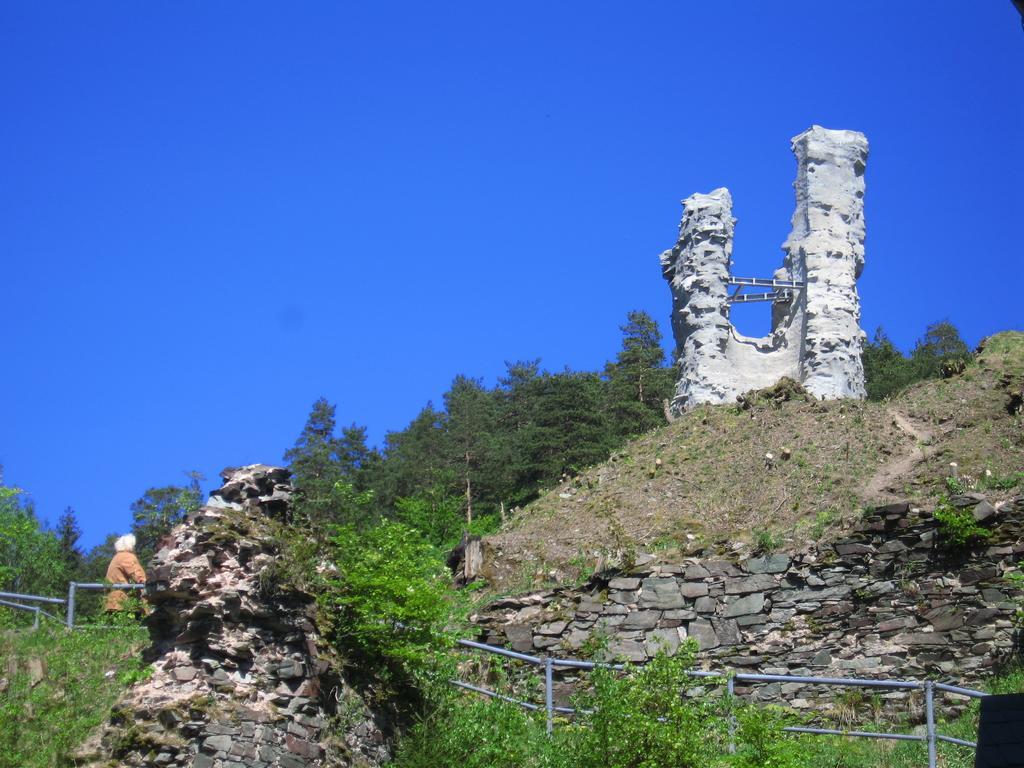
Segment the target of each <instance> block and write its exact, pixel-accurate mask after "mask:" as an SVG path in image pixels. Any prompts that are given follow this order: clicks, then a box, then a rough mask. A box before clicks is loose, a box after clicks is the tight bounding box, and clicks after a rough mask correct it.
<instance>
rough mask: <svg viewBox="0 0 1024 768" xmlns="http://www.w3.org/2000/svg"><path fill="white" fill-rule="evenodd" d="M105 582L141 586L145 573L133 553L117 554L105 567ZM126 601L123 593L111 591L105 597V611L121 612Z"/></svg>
mask: <svg viewBox="0 0 1024 768" xmlns="http://www.w3.org/2000/svg"><path fill="white" fill-rule="evenodd" d="M107 581H109V582H110V583H111V584H142V583H144V582H145V581H146V572H145V571H144V570H142V563H140V562H139V558H137V557H136V556H135V553H134V552H118V553H117V554H115V555H114V559H113V560H111V561H110V565H108V566H107ZM127 599H128V595H127V594H125V593H124V591H122V590H120V589H113V590H111V591H110V593H109V594H108V595H107V610H108V611H119V610H121V608H122V607H123V606H124V602H125V600H127Z"/></svg>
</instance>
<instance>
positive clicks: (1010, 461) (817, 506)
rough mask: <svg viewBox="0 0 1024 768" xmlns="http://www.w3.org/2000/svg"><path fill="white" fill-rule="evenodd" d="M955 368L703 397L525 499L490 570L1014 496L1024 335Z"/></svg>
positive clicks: (842, 524) (829, 528)
mask: <svg viewBox="0 0 1024 768" xmlns="http://www.w3.org/2000/svg"><path fill="white" fill-rule="evenodd" d="M950 373H951V375H950V376H949V377H947V378H943V379H939V380H930V381H924V382H920V383H918V384H915V385H913V386H911V387H909V388H907V389H906V390H905V391H903V392H902V393H900V394H899V395H897V396H895V397H894V398H892V399H890V400H886V401H883V402H868V401H856V400H835V401H815V400H813V398H811V397H809V396H808V395H807V394H806V393H804V392H803V390H802V389H801V388H800V387H799V386H798V385H796V384H795V383H792V382H788V381H784V382H782V383H781V384H779V385H777V386H775V387H772V388H769V389H767V390H760V391H758V392H754V393H748V394H747V395H746V396H744V397H743V398H742V399H741V401H740V402H737V403H736V404H730V405H719V406H701V407H698V408H696V409H695V410H693V411H690V412H688V413H686V414H684V415H683V416H681V417H680V418H678V419H676V420H675V421H674V422H673V423H671V424H668V425H667V426H665V427H663V428H660V429H656V430H653V431H651V432H648V433H647V434H644V435H643V436H641V437H638V438H637V439H635V440H633V441H631V442H629V443H628V444H627V445H626V446H625V447H624V448H623V449H621V450H619V451H616V452H615V453H614V454H613V455H612V456H611V458H610V459H609V460H608V461H606V462H603V463H600V464H597V465H594V466H592V467H590V468H588V469H586V470H584V471H582V472H580V473H579V474H578V475H576V476H574V477H571V478H567V479H565V480H564V481H563V482H562V483H561V484H559V485H557V486H556V487H554V488H552V489H551V490H549V491H548V492H547V493H545V494H544V495H543V496H542V497H541V498H539V499H538V500H536V501H535V502H533V503H531V504H529V505H528V506H526V507H525V508H524V509H523V510H521V512H520V513H519V514H518V515H517V516H516V517H515V518H513V519H512V520H511V521H510V522H509V524H508V525H507V526H506V527H505V528H504V529H503V530H502V531H501V532H499V533H498V534H496V535H494V536H491V537H489V538H488V539H487V540H486V544H487V551H488V556H487V565H486V568H485V575H486V576H487V577H488V579H489V581H490V582H491V585H492V587H494V588H495V589H497V590H509V589H514V588H518V587H527V586H534V585H537V584H538V583H557V582H563V581H566V580H571V579H574V578H577V577H579V576H580V575H581V574H584V573H587V572H589V571H592V570H593V569H595V568H600V567H602V566H604V565H608V564H612V563H615V562H617V561H618V562H621V561H622V560H628V559H629V558H631V557H633V556H634V555H635V553H636V552H637V551H641V550H642V551H654V550H657V551H673V550H674V551H678V552H681V553H685V554H693V555H699V554H710V553H715V552H728V551H732V552H742V551H744V550H748V551H751V550H755V549H758V548H762V549H763V548H770V549H779V550H795V549H798V548H800V547H802V546H805V545H806V544H807V543H809V542H811V541H815V540H822V539H828V538H829V537H834V536H836V535H838V534H839V533H840V532H842V531H843V530H844V529H846V528H848V527H849V526H850V524H851V523H853V522H854V521H856V520H858V519H859V518H860V517H861V515H862V513H863V510H864V509H865V507H868V506H870V505H872V504H877V503H880V502H885V501H891V500H895V499H907V500H917V501H920V502H922V503H925V502H930V501H934V500H935V499H937V498H938V497H939V496H941V495H942V494H943V493H947V492H949V491H950V490H951V488H950V486H952V487H953V488H952V489H954V490H963V489H970V488H972V487H982V488H984V489H985V490H986V491H987V492H988V493H989V496H990V497H992V498H995V499H996V500H998V499H999V498H1000V495H1001V494H1002V496H1005V497H1006V498H1009V497H1010V496H1012V495H1013V488H1014V486H1016V485H1019V484H1020V482H1021V477H1022V475H1021V474H1020V473H1021V471H1022V470H1024V429H1022V423H1021V421H1022V417H1021V399H1022V390H1024V333H1021V332H1017V331H1008V332H1004V333H1000V334H997V335H995V336H992V337H990V338H989V339H987V340H985V341H984V342H983V343H982V344H981V345H980V346H979V349H978V351H977V352H976V354H975V355H974V358H973V360H972V361H971V362H970V363H969V364H968V365H966V366H965V367H964V368H963V370H960V371H958V372H950ZM951 463H955V464H956V465H957V466H956V467H952V466H951ZM986 471H987V472H988V473H990V474H988V475H986ZM1004 486H1005V487H1004Z"/></svg>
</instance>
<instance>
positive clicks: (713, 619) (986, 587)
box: [475, 494, 1024, 708]
mask: <svg viewBox="0 0 1024 768" xmlns="http://www.w3.org/2000/svg"><path fill="white" fill-rule="evenodd" d="M951 503H952V504H953V505H955V506H956V507H957V508H959V509H961V510H966V511H968V512H969V513H970V514H971V515H972V516H973V519H974V520H976V521H978V523H979V525H982V526H985V527H986V528H987V529H988V530H989V531H990V538H989V539H988V540H987V541H984V542H982V543H979V544H978V545H977V546H975V547H973V548H972V549H971V550H969V551H950V550H949V549H947V548H945V547H943V546H942V532H941V527H940V526H939V525H938V523H937V522H936V520H935V518H934V517H933V516H932V514H930V513H928V512H926V511H924V510H921V509H915V508H912V507H911V506H910V505H909V504H907V503H898V504H890V505H887V506H883V507H879V508H877V509H875V510H874V511H873V512H872V513H871V514H869V515H867V516H866V517H865V518H864V520H863V521H862V522H861V524H860V525H859V526H858V527H857V528H856V529H855V530H854V531H853V532H852V533H851V534H850V535H849V536H847V537H846V538H843V539H840V540H838V541H835V542H833V543H831V544H829V545H827V546H821V547H819V548H816V549H813V550H811V551H807V552H803V553H798V554H782V553H778V554H765V555H761V556H756V557H748V558H745V559H742V560H731V559H727V558H723V557H711V558H705V559H696V558H689V559H682V560H679V561H678V562H664V561H659V560H657V559H655V558H654V557H653V556H650V555H645V556H641V557H640V558H639V559H638V560H639V562H638V563H637V564H636V565H635V566H634V567H633V568H632V569H630V570H628V571H625V572H621V573H617V574H598V575H597V576H595V577H594V578H592V579H591V581H590V582H589V583H588V584H587V585H585V586H584V587H582V588H567V589H556V590H550V591H546V592H541V593H533V594H529V595H525V596H522V597H514V598H505V599H502V600H498V601H496V602H494V603H492V604H491V605H490V606H488V607H487V608H485V609H484V610H482V611H481V612H480V613H479V614H478V615H477V616H476V617H475V621H476V623H477V624H478V625H479V627H480V637H481V639H483V640H485V641H486V642H489V643H496V644H508V645H509V646H510V647H511V648H512V649H513V650H516V651H520V652H525V653H540V654H551V655H553V656H560V657H563V658H564V657H566V656H578V655H580V654H581V653H584V652H585V650H586V647H587V646H588V644H590V643H592V641H593V640H594V639H595V638H598V637H603V638H604V640H605V641H606V642H607V648H608V651H609V652H610V653H611V654H613V655H616V656H620V657H623V658H625V659H627V660H630V661H634V662H642V661H645V660H647V659H649V658H651V657H652V656H653V655H654V654H655V653H657V652H658V651H659V650H660V649H662V648H664V649H666V650H667V651H668V652H670V653H671V652H674V651H675V650H676V649H678V647H679V645H680V643H681V642H682V641H683V640H684V639H686V638H688V637H692V638H695V639H696V640H697V641H698V643H699V644H700V647H701V652H700V656H699V659H700V663H701V664H702V665H703V666H705V667H706V668H710V669H714V670H722V671H725V670H728V669H734V670H738V671H749V672H760V673H766V674H794V675H814V676H818V677H876V678H889V679H892V678H897V679H899V678H918V679H922V678H924V677H933V678H934V677H938V678H940V679H950V680H954V681H959V682H960V683H962V684H972V683H977V682H979V681H980V680H981V679H983V678H984V677H985V676H986V674H988V673H989V672H991V671H992V669H993V667H995V666H996V665H997V664H999V663H1001V662H1005V661H1007V660H1009V659H1010V658H1011V657H1012V656H1014V655H1015V654H1016V653H1018V651H1019V646H1018V643H1019V635H1018V627H1017V623H1016V615H1017V609H1018V601H1019V600H1020V599H1021V595H1020V589H1019V588H1018V587H1016V586H1014V583H1013V582H1011V581H1010V580H1007V579H1005V578H1003V577H1004V574H1006V573H1007V572H1009V571H1014V570H1017V567H1018V565H1019V562H1020V559H1021V557H1022V555H1024V496H1022V497H1019V498H1017V499H1015V500H1012V501H1007V502H1004V503H1002V504H1000V505H999V506H998V508H996V507H994V506H993V505H992V504H990V503H989V502H988V501H987V500H986V499H985V498H984V497H982V496H981V495H979V494H968V495H964V496H959V497H954V498H953V499H952V502H951ZM562 691H563V694H564V693H565V692H566V691H568V688H567V687H563V688H562ZM750 693H751V694H752V695H753V696H754V697H755V698H760V699H762V700H783V701H786V702H787V703H789V704H790V705H792V706H795V707H798V708H811V707H819V706H820V707H826V708H827V707H831V706H832V704H831V703H829V702H830V701H832V700H834V691H832V692H825V691H820V690H817V689H815V688H814V687H813V686H806V685H798V684H791V683H786V684H780V683H773V684H767V685H761V686H757V687H756V688H755V689H753V690H751V691H750ZM905 695H906V694H905V693H902V692H898V691H897V692H892V693H887V694H885V697H886V698H888V699H900V698H902V697H904V696H905ZM819 696H820V697H821V700H820V701H818V700H817V699H818V697H819ZM565 700H566V699H565V698H564V696H563V701H565Z"/></svg>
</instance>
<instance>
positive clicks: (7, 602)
mask: <svg viewBox="0 0 1024 768" xmlns="http://www.w3.org/2000/svg"><path fill="white" fill-rule="evenodd" d="M0 605H6V606H7V607H8V608H20V609H21V610H23V611H32V612H33V613H39V611H40V610H42V609H41V608H40V607H39V606H38V605H22V604H21V603H12V602H11V601H10V600H0Z"/></svg>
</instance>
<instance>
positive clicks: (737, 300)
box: [726, 291, 790, 304]
mask: <svg viewBox="0 0 1024 768" xmlns="http://www.w3.org/2000/svg"><path fill="white" fill-rule="evenodd" d="M789 296H790V294H789V291H772V292H771V293H737V294H734V295H732V296H727V297H726V301H727V302H729V303H730V304H752V303H754V302H757V301H780V300H783V299H788V298H789Z"/></svg>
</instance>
